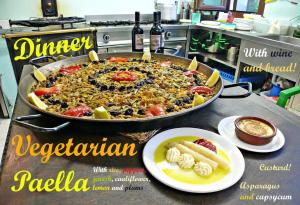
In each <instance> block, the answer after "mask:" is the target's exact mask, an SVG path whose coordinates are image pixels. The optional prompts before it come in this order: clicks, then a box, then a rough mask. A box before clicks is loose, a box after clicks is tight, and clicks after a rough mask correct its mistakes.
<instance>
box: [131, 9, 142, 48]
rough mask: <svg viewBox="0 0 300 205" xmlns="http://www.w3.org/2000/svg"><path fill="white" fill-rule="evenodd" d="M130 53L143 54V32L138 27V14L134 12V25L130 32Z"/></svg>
mask: <svg viewBox="0 0 300 205" xmlns="http://www.w3.org/2000/svg"><path fill="white" fill-rule="evenodd" d="M131 36H132V51H133V52H143V49H144V30H143V29H142V28H141V27H140V12H137V11H136V12H135V25H134V27H133V29H132V32H131Z"/></svg>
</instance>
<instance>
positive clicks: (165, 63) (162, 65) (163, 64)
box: [160, 61, 172, 67]
mask: <svg viewBox="0 0 300 205" xmlns="http://www.w3.org/2000/svg"><path fill="white" fill-rule="evenodd" d="M171 64H172V62H171V61H165V62H162V63H161V64H160V66H161V67H170V66H171Z"/></svg>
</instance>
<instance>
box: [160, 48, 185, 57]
mask: <svg viewBox="0 0 300 205" xmlns="http://www.w3.org/2000/svg"><path fill="white" fill-rule="evenodd" d="M162 48H163V49H164V50H172V51H174V53H172V54H171V55H172V56H176V55H177V54H178V53H179V52H180V49H181V47H177V48H170V47H158V48H157V49H156V50H155V52H154V53H157V52H158V51H159V50H160V49H162Z"/></svg>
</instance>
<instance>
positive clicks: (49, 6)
mask: <svg viewBox="0 0 300 205" xmlns="http://www.w3.org/2000/svg"><path fill="white" fill-rule="evenodd" d="M41 1H42V2H41V3H42V12H43V16H44V17H52V16H58V11H57V3H56V0H41Z"/></svg>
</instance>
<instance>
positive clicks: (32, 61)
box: [29, 56, 56, 68]
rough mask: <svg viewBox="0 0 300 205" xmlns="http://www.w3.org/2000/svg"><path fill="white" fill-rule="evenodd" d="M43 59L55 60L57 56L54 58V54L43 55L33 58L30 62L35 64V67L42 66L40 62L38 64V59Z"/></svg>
mask: <svg viewBox="0 0 300 205" xmlns="http://www.w3.org/2000/svg"><path fill="white" fill-rule="evenodd" d="M43 59H51V60H54V61H56V58H54V57H53V56H41V57H37V58H33V59H31V60H30V61H29V63H30V64H31V65H34V66H35V67H37V68H40V67H41V66H40V65H39V64H37V62H36V61H40V60H43Z"/></svg>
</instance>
